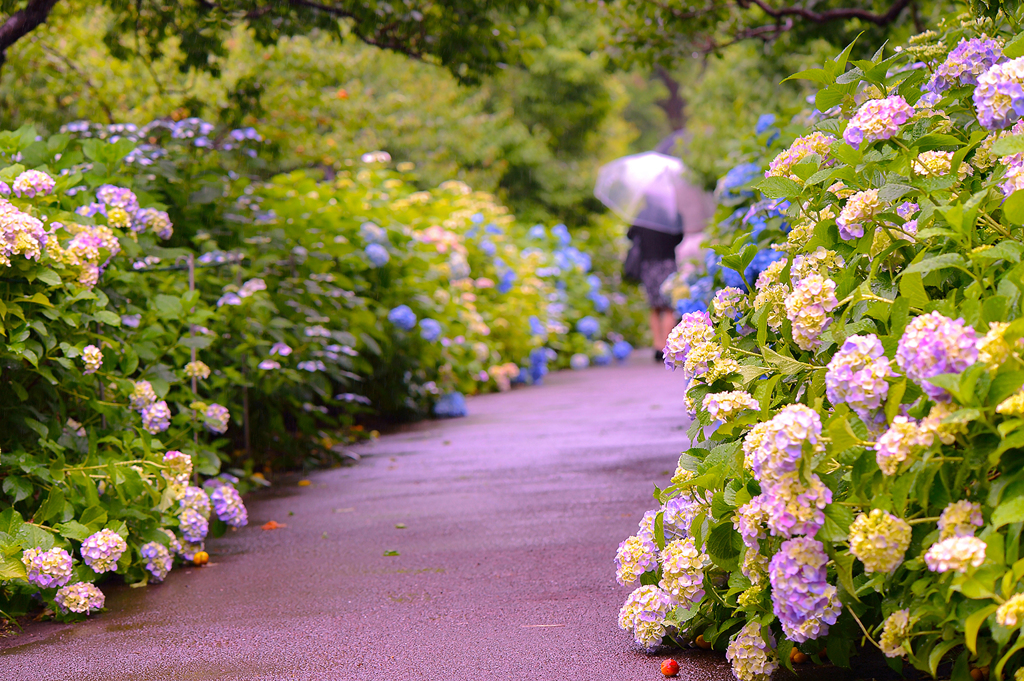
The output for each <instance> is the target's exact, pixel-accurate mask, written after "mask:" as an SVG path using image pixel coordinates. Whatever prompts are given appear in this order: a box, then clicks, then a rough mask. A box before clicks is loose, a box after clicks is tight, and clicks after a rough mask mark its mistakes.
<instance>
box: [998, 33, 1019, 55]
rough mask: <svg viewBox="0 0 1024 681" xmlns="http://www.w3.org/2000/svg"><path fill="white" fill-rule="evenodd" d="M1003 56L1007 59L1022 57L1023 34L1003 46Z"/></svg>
mask: <svg viewBox="0 0 1024 681" xmlns="http://www.w3.org/2000/svg"><path fill="white" fill-rule="evenodd" d="M1003 56H1004V57H1006V58H1007V59H1016V58H1017V57H1024V33H1018V34H1017V35H1015V36H1014V37H1013V38H1012V39H1011V40H1010V42H1008V43H1006V44H1005V45H1003Z"/></svg>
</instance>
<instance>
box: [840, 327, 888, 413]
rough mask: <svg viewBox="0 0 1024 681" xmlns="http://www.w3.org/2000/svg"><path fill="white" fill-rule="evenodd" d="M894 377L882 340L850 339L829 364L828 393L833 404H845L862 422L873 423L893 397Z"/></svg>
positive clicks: (874, 337)
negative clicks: (891, 377) (891, 382)
mask: <svg viewBox="0 0 1024 681" xmlns="http://www.w3.org/2000/svg"><path fill="white" fill-rule="evenodd" d="M892 375H893V372H892V370H891V369H890V368H889V359H888V358H887V357H886V356H885V349H884V348H882V342H881V341H880V340H878V336H876V335H874V334H868V335H866V336H850V337H849V338H847V339H846V342H844V343H843V347H842V348H840V349H839V352H837V353H836V354H835V355H834V356H833V357H832V360H831V361H830V362H829V363H828V371H827V372H826V374H825V392H826V394H827V395H828V399H829V400H830V401H831V402H832V404H839V403H841V402H845V403H846V404H848V405H850V408H851V409H853V410H854V411H855V412H856V413H857V414H858V415H859V416H860V417H861V419H862V420H864V421H865V422H873V421H874V420H875V418H874V417H875V416H876V415H877V410H878V409H879V408H880V407H881V405H882V401H883V400H884V399H885V398H886V395H888V394H889V384H888V383H887V382H886V380H885V379H887V378H889V377H890V376H892Z"/></svg>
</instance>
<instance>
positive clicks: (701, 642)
mask: <svg viewBox="0 0 1024 681" xmlns="http://www.w3.org/2000/svg"><path fill="white" fill-rule="evenodd" d="M694 643H696V644H697V647H698V648H703V649H704V650H710V649H711V644H710V643H708V642H707V640H706V639H705V638H704V634H701V635H699V636H698V637H697V640H695V641H694Z"/></svg>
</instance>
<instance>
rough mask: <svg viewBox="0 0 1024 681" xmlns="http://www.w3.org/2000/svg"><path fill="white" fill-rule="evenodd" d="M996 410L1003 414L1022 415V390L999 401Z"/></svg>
mask: <svg viewBox="0 0 1024 681" xmlns="http://www.w3.org/2000/svg"><path fill="white" fill-rule="evenodd" d="M996 412H997V413H1000V414H1002V415H1003V416H1017V417H1024V390H1022V391H1020V392H1019V393H1017V394H1015V395H1011V396H1009V397H1007V398H1006V399H1005V400H1003V401H1002V402H1000V403H999V406H998V407H996Z"/></svg>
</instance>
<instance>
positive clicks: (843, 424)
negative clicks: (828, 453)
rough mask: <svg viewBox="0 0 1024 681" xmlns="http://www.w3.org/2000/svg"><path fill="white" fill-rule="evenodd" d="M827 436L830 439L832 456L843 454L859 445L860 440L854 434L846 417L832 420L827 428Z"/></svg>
mask: <svg viewBox="0 0 1024 681" xmlns="http://www.w3.org/2000/svg"><path fill="white" fill-rule="evenodd" d="M828 436H829V437H830V438H832V452H833V454H838V453H840V452H845V451H846V450H847V449H849V448H850V447H856V446H857V445H859V444H860V438H859V437H857V436H856V435H855V434H854V432H853V428H851V427H850V422H849V421H847V420H846V417H837V418H835V419H833V420H832V422H831V423H830V424H829V426H828Z"/></svg>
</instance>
